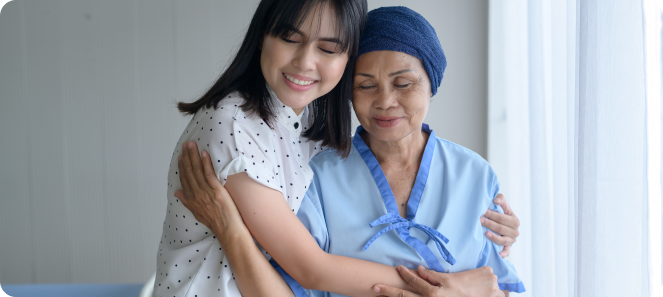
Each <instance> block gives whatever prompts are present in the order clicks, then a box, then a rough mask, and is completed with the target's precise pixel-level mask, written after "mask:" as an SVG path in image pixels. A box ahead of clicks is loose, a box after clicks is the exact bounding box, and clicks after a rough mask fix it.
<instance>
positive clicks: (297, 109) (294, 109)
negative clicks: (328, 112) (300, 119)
mask: <svg viewBox="0 0 663 297" xmlns="http://www.w3.org/2000/svg"><path fill="white" fill-rule="evenodd" d="M292 111H294V112H295V114H296V115H299V114H300V113H302V111H304V108H303V107H300V108H293V109H292Z"/></svg>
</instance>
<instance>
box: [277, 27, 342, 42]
mask: <svg viewBox="0 0 663 297" xmlns="http://www.w3.org/2000/svg"><path fill="white" fill-rule="evenodd" d="M288 31H292V32H293V33H297V34H299V35H301V36H306V35H305V34H304V32H302V31H300V30H299V29H297V28H295V27H291V26H288ZM318 40H319V41H326V42H333V43H338V44H343V42H341V40H340V39H338V38H337V37H322V38H318Z"/></svg>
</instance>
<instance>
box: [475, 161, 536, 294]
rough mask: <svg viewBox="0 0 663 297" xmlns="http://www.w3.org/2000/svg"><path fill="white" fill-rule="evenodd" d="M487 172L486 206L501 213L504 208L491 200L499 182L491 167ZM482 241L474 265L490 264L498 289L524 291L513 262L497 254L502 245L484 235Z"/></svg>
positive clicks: (496, 191) (486, 229)
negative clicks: (481, 246) (487, 198)
mask: <svg viewBox="0 0 663 297" xmlns="http://www.w3.org/2000/svg"><path fill="white" fill-rule="evenodd" d="M489 172H490V177H491V178H489V179H488V180H489V185H488V187H487V189H490V193H488V195H489V197H490V199H491V201H490V202H489V204H488V205H489V206H488V207H489V208H490V209H491V210H493V211H496V212H499V213H502V214H503V213H504V210H502V207H500V206H499V205H497V204H495V203H494V202H493V201H492V200H493V199H495V197H496V196H497V194H498V193H499V191H500V182H499V180H498V179H497V175H495V173H494V172H493V171H492V169H491V170H490V171H489ZM482 228H483V233H484V234H486V232H488V231H490V230H488V228H486V227H482ZM490 232H492V231H490ZM483 241H484V247H483V250H482V251H481V256H480V257H479V260H478V261H477V266H476V267H477V268H479V267H483V266H490V267H491V268H492V269H493V273H494V274H495V275H496V276H497V283H498V285H499V286H500V290H506V291H509V292H516V293H522V292H525V286H524V285H523V282H522V280H521V279H520V276H518V273H517V272H516V269H515V267H513V264H511V263H510V262H509V261H506V260H504V259H503V258H502V256H500V254H499V252H500V251H502V249H503V246H501V245H498V244H496V243H494V242H492V241H490V240H488V239H487V238H486V237H485V236H484V237H483Z"/></svg>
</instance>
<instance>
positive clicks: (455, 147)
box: [435, 137, 493, 172]
mask: <svg viewBox="0 0 663 297" xmlns="http://www.w3.org/2000/svg"><path fill="white" fill-rule="evenodd" d="M435 141H436V147H437V148H438V149H439V150H438V149H436V150H435V153H436V155H438V156H442V157H444V158H445V159H446V161H447V162H454V163H458V164H463V165H472V166H476V167H477V169H478V168H482V169H485V170H488V171H491V172H492V171H493V168H492V167H491V166H490V164H489V163H488V161H486V159H484V158H483V157H481V155H479V154H477V153H476V152H475V151H473V150H471V149H468V148H466V147H464V146H462V145H459V144H457V143H453V142H451V141H449V140H446V139H442V138H439V137H436V138H435Z"/></svg>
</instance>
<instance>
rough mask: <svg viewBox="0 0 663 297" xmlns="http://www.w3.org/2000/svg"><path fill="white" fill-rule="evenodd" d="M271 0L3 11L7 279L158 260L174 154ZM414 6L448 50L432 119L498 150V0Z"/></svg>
mask: <svg viewBox="0 0 663 297" xmlns="http://www.w3.org/2000/svg"><path fill="white" fill-rule="evenodd" d="M258 2H259V1H256V0H250V1H246V0H242V1H218V0H195V1H189V0H188V1H162V0H159V1H156V0H134V1H127V0H121V1H89V0H80V1H69V0H62V1H47V0H25V1H12V2H9V3H8V4H7V5H6V6H5V7H4V8H3V9H2V13H1V14H0V139H2V141H0V152H1V153H0V168H1V169H0V189H2V193H1V194H0V283H3V284H15V283H90V282H93V283H140V282H144V281H146V280H147V279H148V278H149V277H150V276H151V275H152V273H153V272H154V271H155V267H156V264H155V261H156V256H155V255H156V251H157V246H158V243H159V237H160V235H161V226H162V223H163V219H164V216H165V206H166V197H165V195H166V185H165V184H166V174H167V171H168V167H167V166H168V163H169V160H170V156H171V154H172V151H173V149H174V146H175V143H176V142H177V140H178V138H179V136H180V134H181V133H182V130H183V129H184V127H185V125H186V124H187V123H188V119H187V117H184V116H182V115H181V114H179V113H178V111H177V109H176V108H175V104H176V102H178V101H193V100H194V99H196V98H197V96H199V95H202V94H203V92H205V91H206V89H207V88H208V87H209V86H210V85H211V84H212V83H213V82H214V81H215V80H216V79H217V78H218V76H219V74H220V73H221V71H223V69H224V68H225V67H226V65H227V63H228V62H229V59H230V58H232V57H233V55H234V53H235V50H236V49H237V48H238V47H239V45H240V42H241V40H242V38H243V36H244V33H245V31H246V29H247V28H248V25H249V22H250V19H251V17H252V15H253V12H254V10H255V7H256V6H257V3H258ZM393 5H404V6H408V7H410V8H412V9H413V10H415V11H417V12H419V13H421V14H422V15H423V16H424V17H426V19H428V20H429V21H430V23H431V24H432V25H433V27H434V28H435V29H436V31H437V34H438V37H439V39H440V41H441V43H442V46H443V48H444V50H445V53H446V55H447V59H448V61H449V62H448V65H449V66H448V67H447V70H446V72H445V75H444V80H443V81H442V86H441V88H440V90H439V92H438V94H437V95H436V96H435V97H434V98H433V99H432V104H431V109H430V111H429V113H428V117H427V118H426V121H425V122H426V123H428V124H430V125H431V127H432V128H433V129H434V130H435V132H436V134H437V135H438V136H440V137H443V138H446V139H448V140H451V141H453V142H456V143H458V144H461V145H463V146H466V147H468V148H470V149H472V150H474V151H476V152H477V153H479V154H480V155H482V156H484V157H485V156H486V153H487V87H488V85H487V67H488V64H487V63H488V61H487V59H488V56H487V54H488V2H487V1H482V0H471V1H455V0H447V1H440V0H427V1H403V0H393V1H386V0H380V1H378V0H370V1H369V8H370V9H373V8H376V7H379V6H393Z"/></svg>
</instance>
